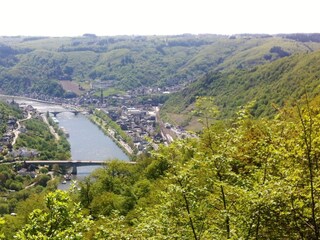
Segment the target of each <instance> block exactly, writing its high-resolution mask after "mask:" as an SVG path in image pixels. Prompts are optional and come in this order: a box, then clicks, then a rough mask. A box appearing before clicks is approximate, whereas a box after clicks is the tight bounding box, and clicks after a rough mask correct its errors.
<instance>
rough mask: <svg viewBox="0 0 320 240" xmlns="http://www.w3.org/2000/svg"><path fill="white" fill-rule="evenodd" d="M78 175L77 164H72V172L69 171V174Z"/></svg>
mask: <svg viewBox="0 0 320 240" xmlns="http://www.w3.org/2000/svg"><path fill="white" fill-rule="evenodd" d="M77 173H78V170H77V164H76V163H75V164H72V171H71V174H72V175H77Z"/></svg>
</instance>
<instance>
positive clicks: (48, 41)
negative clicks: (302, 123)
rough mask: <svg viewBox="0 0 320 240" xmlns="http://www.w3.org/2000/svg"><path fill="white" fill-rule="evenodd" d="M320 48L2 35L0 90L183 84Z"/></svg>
mask: <svg viewBox="0 0 320 240" xmlns="http://www.w3.org/2000/svg"><path fill="white" fill-rule="evenodd" d="M312 40H313V39H312ZM319 48H320V44H319V43H318V42H316V41H309V42H306V41H300V40H299V39H289V38H287V37H286V36H269V35H239V36H232V37H228V36H222V35H188V34H186V35H179V36H115V37H97V36H94V35H84V36H82V37H75V38H52V37H51V38H49V37H1V38H0V57H1V58H0V86H1V87H0V91H1V92H3V93H9V94H23V93H32V92H36V93H39V92H41V93H42V94H47V95H51V96H60V97H61V96H64V94H65V93H64V90H63V88H62V87H61V85H60V84H59V81H63V80H69V81H73V82H75V83H76V84H80V85H83V86H88V85H89V83H94V82H97V83H100V81H102V82H104V83H108V85H109V86H110V85H111V86H113V87H116V88H119V89H122V90H128V89H132V88H136V87H141V86H144V87H148V86H158V87H166V86H174V85H181V86H183V85H185V84H188V83H190V82H194V81H195V80H196V79H198V78H199V77H200V76H202V75H204V74H206V73H207V72H209V71H210V70H221V69H229V68H237V69H248V68H252V67H254V66H256V65H260V64H264V63H268V62H272V61H275V60H277V59H279V58H282V57H286V56H289V55H292V54H295V53H306V52H312V51H315V50H317V49H319Z"/></svg>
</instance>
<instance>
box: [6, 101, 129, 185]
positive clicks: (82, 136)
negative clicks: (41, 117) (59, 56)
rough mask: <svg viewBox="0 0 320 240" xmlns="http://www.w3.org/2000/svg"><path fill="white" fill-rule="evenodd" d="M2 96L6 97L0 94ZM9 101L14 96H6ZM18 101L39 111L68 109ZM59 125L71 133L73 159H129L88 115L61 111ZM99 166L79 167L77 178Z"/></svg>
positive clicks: (81, 177) (70, 141)
mask: <svg viewBox="0 0 320 240" xmlns="http://www.w3.org/2000/svg"><path fill="white" fill-rule="evenodd" d="M0 98H2V99H3V98H4V97H2V96H0ZM6 98H7V99H8V100H9V101H10V100H12V98H8V97H6ZM14 100H15V101H16V102H18V103H20V104H21V103H23V104H27V105H31V106H33V107H34V108H36V109H37V110H38V111H39V112H47V111H67V110H66V109H64V108H62V107H61V106H59V105H50V104H45V103H39V102H36V101H32V100H29V99H25V98H18V97H14ZM56 118H57V119H58V121H59V126H60V127H64V128H65V129H66V131H67V132H68V133H69V135H70V136H69V138H68V141H69V143H70V145H71V158H72V159H73V160H92V161H105V160H110V159H115V158H116V159H119V160H124V161H128V160H129V157H128V156H127V155H126V154H125V153H124V152H123V151H122V149H120V148H119V147H118V146H117V145H116V144H115V143H114V142H113V141H112V140H111V139H110V138H109V137H108V136H106V135H105V134H104V133H103V132H102V131H101V130H100V129H99V128H98V127H97V126H96V125H94V124H93V123H92V122H91V121H90V120H89V119H88V118H87V117H86V116H84V115H82V114H78V115H77V116H75V115H74V114H73V113H71V112H62V113H59V114H58V115H57V117H56ZM96 168H97V166H84V167H78V168H77V172H78V173H77V176H76V177H75V178H76V179H79V180H81V179H83V178H84V177H85V176H87V175H88V174H90V172H92V171H93V170H94V169H96ZM59 188H60V189H65V188H68V184H60V186H59Z"/></svg>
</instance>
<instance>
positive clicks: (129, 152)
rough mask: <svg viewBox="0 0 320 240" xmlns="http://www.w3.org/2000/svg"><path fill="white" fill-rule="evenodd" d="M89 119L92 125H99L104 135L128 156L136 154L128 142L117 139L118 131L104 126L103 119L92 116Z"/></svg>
mask: <svg viewBox="0 0 320 240" xmlns="http://www.w3.org/2000/svg"><path fill="white" fill-rule="evenodd" d="M89 119H90V121H91V122H92V123H94V124H95V125H97V126H98V127H99V128H100V130H101V131H102V132H103V133H104V134H106V135H107V136H109V137H110V138H111V139H112V140H113V141H114V142H115V143H116V144H117V145H118V146H119V147H120V148H121V149H122V150H123V151H125V152H126V154H127V155H128V156H132V155H133V153H134V152H133V150H132V148H131V147H130V146H129V145H128V144H127V143H126V142H124V141H122V140H119V139H117V138H116V137H115V133H116V130H115V129H112V128H110V126H108V125H107V128H106V127H105V126H104V125H103V122H102V121H103V119H101V118H99V117H97V116H96V115H91V116H90V118H89Z"/></svg>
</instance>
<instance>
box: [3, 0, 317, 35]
mask: <svg viewBox="0 0 320 240" xmlns="http://www.w3.org/2000/svg"><path fill="white" fill-rule="evenodd" d="M319 6H320V2H319V0H304V1H300V0H292V1H289V0H287V1H285V0H3V1H1V3H0V7H1V13H0V24H1V25H0V35H1V36H4V35H6V36H11V35H28V36H34V35H37V36H39V35H41V36H79V35H82V34H84V33H94V34H96V35H99V36H107V35H119V34H125V35H132V34H134V35H155V34H156V35H165V34H182V33H195V34H197V33H217V34H234V33H296V32H304V33H306V32H309V33H311V32H320V24H319V19H318V16H319V13H318V12H319Z"/></svg>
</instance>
